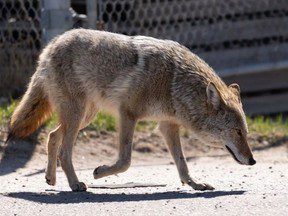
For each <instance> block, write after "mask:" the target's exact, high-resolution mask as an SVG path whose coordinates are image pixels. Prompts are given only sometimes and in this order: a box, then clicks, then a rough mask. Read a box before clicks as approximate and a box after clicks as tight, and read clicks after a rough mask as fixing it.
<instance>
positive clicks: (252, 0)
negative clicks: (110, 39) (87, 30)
mask: <svg viewBox="0 0 288 216" xmlns="http://www.w3.org/2000/svg"><path fill="white" fill-rule="evenodd" d="M98 7H99V8H98V11H99V14H98V18H99V20H100V21H102V22H103V23H104V25H105V27H104V28H105V30H108V31H112V32H119V33H123V34H127V35H137V34H140V35H149V36H154V37H157V38H165V39H172V40H175V41H178V42H180V43H182V44H184V45H185V46H187V47H188V48H190V49H191V50H193V51H194V52H195V53H197V54H199V55H200V56H202V57H203V58H204V59H205V60H206V61H208V62H209V63H210V64H211V65H212V66H213V67H214V68H216V69H218V70H219V71H225V69H227V68H228V69H231V68H237V67H242V66H243V65H247V64H251V65H255V64H262V63H272V62H279V61H284V60H286V58H287V55H284V53H285V54H288V52H287V51H283V48H281V47H282V46H283V44H284V43H287V42H288V1H287V0H245V1H243V0H193V1H191V0H173V1H171V0H140V1H133V0H99V1H98ZM286 48H287V47H286ZM260 50H261V51H260ZM279 51H280V52H279ZM283 52H284V53H283ZM220 54H221V55H220ZM230 72H231V71H230ZM223 74H224V72H223Z"/></svg>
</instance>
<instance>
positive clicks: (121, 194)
mask: <svg viewBox="0 0 288 216" xmlns="http://www.w3.org/2000/svg"><path fill="white" fill-rule="evenodd" d="M255 158H256V160H257V164H256V165H255V166H252V167H248V166H241V165H238V164H237V163H235V162H234V161H233V160H232V159H231V158H230V157H200V158H195V159H193V160H191V161H190V162H189V168H190V173H191V175H192V176H193V177H195V178H197V179H199V181H202V182H207V183H210V184H211V185H213V186H214V187H215V188H216V189H215V191H209V192H197V191H194V190H192V189H191V188H190V187H188V186H182V185H181V183H180V181H179V177H178V174H177V171H176V167H175V165H173V164H169V161H170V159H167V160H166V162H165V161H164V160H163V163H162V164H159V161H157V162H158V164H154V165H151V161H153V158H151V160H150V163H149V164H150V165H135V164H138V163H134V165H132V167H131V168H130V169H129V170H128V171H127V172H125V173H123V174H120V175H118V176H111V177H106V178H103V179H99V180H97V181H96V180H94V179H93V175H92V173H93V168H94V166H91V165H90V166H86V167H83V166H81V167H79V166H78V167H77V166H76V167H77V173H78V176H79V178H80V179H81V180H83V181H85V182H86V183H87V184H88V185H89V186H90V187H89V188H88V191H87V192H82V193H73V192H70V189H69V187H68V185H67V181H66V178H65V176H64V173H63V172H62V171H61V169H60V168H59V169H58V171H57V185H56V186H55V187H51V186H49V185H46V183H45V180H44V173H43V169H44V167H45V161H46V160H45V158H44V157H42V156H39V158H37V159H36V158H35V157H34V158H32V160H31V161H30V162H29V163H28V164H26V167H24V168H20V169H18V170H17V171H15V172H12V173H9V172H7V170H5V169H9V166H2V168H1V170H0V182H1V186H0V188H1V192H0V203H1V209H0V212H1V215H33V214H34V215H157V216H158V215H187V214H192V215H229V216H230V215H273V216H276V215H285V216H286V215H288V201H287V200H288V161H287V147H286V146H281V147H278V148H273V149H269V150H265V151H261V152H260V151H259V152H256V154H255ZM165 163H166V164H165ZM11 165H13V160H11ZM95 166H96V165H95ZM5 167H6V168H5ZM131 182H133V183H136V184H140V185H143V186H145V184H152V185H151V186H150V187H136V188H133V187H129V185H127V183H131ZM158 184H159V186H157V185H158ZM103 185H104V186H105V185H106V186H108V187H109V185H113V186H114V187H121V186H126V188H116V189H111V188H110V189H109V188H108V189H107V188H106V189H100V188H95V187H98V186H103ZM153 185H155V186H153ZM163 185H164V186H163Z"/></svg>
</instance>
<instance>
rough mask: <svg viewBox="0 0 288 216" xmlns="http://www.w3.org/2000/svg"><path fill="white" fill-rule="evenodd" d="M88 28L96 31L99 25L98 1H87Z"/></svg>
mask: <svg viewBox="0 0 288 216" xmlns="http://www.w3.org/2000/svg"><path fill="white" fill-rule="evenodd" d="M86 9H87V18H88V28H92V29H95V28H96V25H97V0H86Z"/></svg>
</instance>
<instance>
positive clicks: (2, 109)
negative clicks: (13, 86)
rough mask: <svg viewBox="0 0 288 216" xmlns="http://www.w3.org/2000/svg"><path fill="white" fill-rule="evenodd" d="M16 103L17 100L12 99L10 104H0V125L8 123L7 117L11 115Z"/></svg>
mask: <svg viewBox="0 0 288 216" xmlns="http://www.w3.org/2000/svg"><path fill="white" fill-rule="evenodd" d="M16 105H17V102H16V101H12V102H11V103H10V104H6V105H3V106H0V125H5V124H7V123H8V121H9V119H10V118H11V116H12V113H13V112H14V110H15V108H16Z"/></svg>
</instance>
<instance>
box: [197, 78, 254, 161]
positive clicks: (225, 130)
mask: <svg viewBox="0 0 288 216" xmlns="http://www.w3.org/2000/svg"><path fill="white" fill-rule="evenodd" d="M220 87H221V89H220V88H217V87H216V85H215V84H213V83H212V82H210V83H209V84H208V85H207V88H206V99H207V101H206V105H207V110H206V112H205V111H204V112H205V113H206V114H205V118H202V122H201V128H200V129H199V130H198V132H197V134H198V136H200V137H199V138H200V139H202V140H203V141H204V142H206V143H207V144H212V145H213V144H214V145H218V146H219V145H222V146H223V145H224V147H225V148H226V149H227V151H228V152H229V153H230V154H231V155H232V157H233V158H234V159H235V160H236V161H237V162H238V163H240V164H246V165H254V164H255V163H256V161H255V160H254V158H253V155H252V152H251V149H250V147H249V145H248V143H247V133H248V128H247V123H246V117H245V114H244V111H243V108H242V103H241V98H240V87H239V86H238V85H237V84H231V85H230V86H228V88H227V86H225V88H223V86H220Z"/></svg>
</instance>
